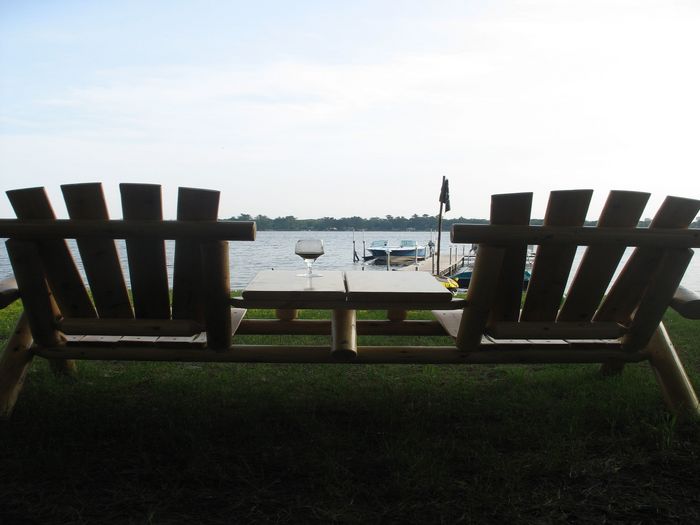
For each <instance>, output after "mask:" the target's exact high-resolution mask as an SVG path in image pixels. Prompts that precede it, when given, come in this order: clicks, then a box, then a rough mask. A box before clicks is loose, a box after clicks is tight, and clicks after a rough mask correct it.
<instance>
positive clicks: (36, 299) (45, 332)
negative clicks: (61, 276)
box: [5, 239, 64, 346]
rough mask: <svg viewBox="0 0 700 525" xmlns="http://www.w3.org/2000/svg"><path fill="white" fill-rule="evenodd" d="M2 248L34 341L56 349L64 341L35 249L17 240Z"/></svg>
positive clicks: (37, 252) (37, 250)
mask: <svg viewBox="0 0 700 525" xmlns="http://www.w3.org/2000/svg"><path fill="white" fill-rule="evenodd" d="M5 244H6V246H7V254H8V255H9V257H10V263H11V264H12V271H13V272H14V274H15V279H16V280H17V285H18V287H19V289H20V290H21V295H22V306H23V307H24V312H25V314H26V316H27V321H29V327H30V329H31V331H32V337H33V339H34V341H36V342H37V343H38V344H39V345H42V346H57V345H60V344H61V343H62V342H63V341H64V338H63V335H62V334H61V333H60V332H59V331H58V329H57V328H56V321H57V320H58V318H59V317H60V311H59V308H58V305H57V304H56V301H55V296H54V294H53V293H51V289H50V288H49V285H48V283H47V282H46V278H45V272H44V265H43V264H42V261H41V255H40V248H39V246H38V245H37V244H36V243H35V242H32V241H21V240H17V239H8V241H7V242H6V243H5Z"/></svg>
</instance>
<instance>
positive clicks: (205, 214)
mask: <svg viewBox="0 0 700 525" xmlns="http://www.w3.org/2000/svg"><path fill="white" fill-rule="evenodd" d="M218 213H219V192H218V191H213V190H202V189H196V188H180V189H179V191H178V198H177V219H178V220H182V221H216V220H217V217H218ZM173 319H193V320H196V321H200V322H201V321H204V298H203V282H202V244H201V242H199V241H196V240H185V239H182V240H178V241H176V243H175V263H174V268H173Z"/></svg>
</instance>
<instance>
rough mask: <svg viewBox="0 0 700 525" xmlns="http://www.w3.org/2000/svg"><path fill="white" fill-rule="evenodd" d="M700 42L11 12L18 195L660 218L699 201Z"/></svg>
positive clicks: (145, 11) (240, 17)
mask: <svg viewBox="0 0 700 525" xmlns="http://www.w3.org/2000/svg"><path fill="white" fill-rule="evenodd" d="M699 28H700V2H696V1H693V0H688V1H686V2H680V1H679V2H676V1H673V0H660V1H642V0H638V1H631V0H600V1H597V0H582V1H572V2H567V1H564V0H531V1H506V0H503V1H463V2H453V1H443V2H439V1H434V2H425V1H399V0H395V1H381V0H368V1H357V0H354V1H352V2H328V1H320V0H319V1H316V2H310V1H306V2H304V1H298V2H289V1H256V2H237V1H221V2H218V1H202V0H199V1H192V2H178V1H174V0H167V1H157V0H149V1H142V0H139V1H129V0H119V1H110V0H100V1H97V2H95V1H85V2H82V1H71V0H62V1H60V2H56V1H39V0H17V1H13V0H0V178H1V179H2V188H1V189H2V190H6V189H11V188H17V187H27V186H37V185H43V186H46V187H47V189H48V190H49V192H50V194H51V196H52V197H53V198H54V201H55V202H56V203H57V202H58V201H59V200H60V191H59V185H60V184H62V183H70V182H82V181H102V182H103V183H104V186H105V190H106V191H107V193H108V197H109V206H110V210H111V211H112V213H113V214H114V216H116V217H119V216H120V213H121V212H120V208H119V205H118V202H119V201H118V183H119V182H136V181H143V182H153V183H161V184H162V185H163V187H164V206H165V211H166V216H168V217H173V215H174V206H175V198H176V189H177V187H178V186H196V187H205V188H214V189H220V190H222V203H221V212H220V216H221V217H227V216H230V215H237V214H239V213H250V214H253V215H255V214H265V215H268V216H279V215H295V216H297V217H300V218H307V217H320V216H336V217H340V216H350V215H360V216H366V217H369V216H384V215H386V214H391V215H395V216H396V215H411V214H413V213H418V214H422V213H429V214H433V213H435V212H436V210H437V207H438V203H437V197H438V194H439V189H440V179H441V177H442V176H443V175H446V176H447V177H448V178H449V180H450V187H451V197H452V209H453V210H452V212H451V215H453V216H459V215H463V216H465V217H486V216H487V215H488V205H489V195H491V194H493V193H503V192H511V191H533V192H535V210H534V213H533V214H534V215H535V216H538V217H541V216H542V215H543V212H544V205H545V202H546V198H547V194H548V192H549V191H550V190H555V189H567V188H593V189H594V190H596V193H595V196H594V202H593V205H592V207H591V213H590V214H589V217H590V218H595V216H596V215H597V213H598V212H599V210H600V206H601V203H602V201H603V200H604V198H605V195H606V193H607V191H608V190H610V189H635V190H644V191H649V192H651V193H652V194H653V199H652V200H651V202H650V206H649V208H648V211H647V213H646V214H645V215H647V216H648V215H650V214H651V213H653V211H654V210H655V209H656V207H658V204H659V202H660V200H661V199H662V198H663V196H665V195H667V194H674V195H683V196H691V197H695V198H700V186H699V185H698V184H697V178H698V175H699V174H700V67H699V58H698V57H699V56H700V29H699ZM55 207H56V209H57V211H58V212H59V214H60V215H64V214H65V211H64V208H63V207H62V206H60V205H56V206H55ZM0 216H3V217H8V216H13V214H12V212H11V209H10V207H9V204H8V203H7V199H6V198H5V197H4V196H3V197H2V198H1V199H0Z"/></svg>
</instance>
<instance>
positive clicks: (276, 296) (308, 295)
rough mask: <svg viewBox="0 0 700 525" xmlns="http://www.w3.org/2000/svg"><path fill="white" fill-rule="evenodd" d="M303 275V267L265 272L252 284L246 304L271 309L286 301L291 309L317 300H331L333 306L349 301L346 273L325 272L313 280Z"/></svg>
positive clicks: (249, 286)
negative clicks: (267, 306) (344, 274)
mask: <svg viewBox="0 0 700 525" xmlns="http://www.w3.org/2000/svg"><path fill="white" fill-rule="evenodd" d="M303 273H304V270H303V269H302V268H300V269H299V271H296V272H295V271H281V270H263V271H261V272H258V274H257V275H256V276H255V277H254V278H253V280H252V281H250V283H248V286H246V287H245V290H243V292H242V294H241V295H242V297H243V299H244V300H245V301H246V303H247V301H250V304H254V303H255V302H258V303H259V305H260V306H261V307H263V306H264V305H265V304H269V305H270V306H269V307H270V308H276V307H277V306H276V305H277V304H279V303H280V302H284V301H288V302H289V303H290V306H289V308H294V307H295V305H296V307H299V306H301V305H302V304H306V303H309V302H314V301H328V302H329V303H331V304H337V303H339V302H343V301H345V293H346V291H345V281H344V279H343V272H340V271H336V270H324V271H323V272H320V273H321V274H322V275H321V277H313V278H311V279H309V278H307V277H306V276H305V275H302V274H303ZM300 275H302V276H301V277H300ZM279 307H280V308H284V306H279Z"/></svg>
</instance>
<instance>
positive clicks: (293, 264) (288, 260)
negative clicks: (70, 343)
mask: <svg viewBox="0 0 700 525" xmlns="http://www.w3.org/2000/svg"><path fill="white" fill-rule="evenodd" d="M435 236H436V234H435V233H434V232H433V233H432V238H433V240H434V241H436V238H435ZM302 238H317V239H323V243H324V249H325V254H324V255H323V256H321V257H320V258H319V259H318V260H317V261H316V264H315V265H314V268H315V269H318V270H319V271H322V270H324V269H326V270H360V269H362V268H363V266H364V268H365V270H367V271H386V266H383V265H374V264H365V265H363V264H362V263H353V257H352V241H353V232H333V231H324V232H298V231H294V232H281V231H261V232H258V234H257V240H255V241H253V242H231V243H229V250H230V254H229V256H230V264H231V286H232V288H233V289H241V288H244V287H245V286H246V284H248V282H250V280H251V279H252V278H253V277H254V276H255V274H256V273H257V272H259V271H260V270H269V269H275V270H299V271H300V272H302V271H304V270H305V269H306V266H305V264H304V262H303V261H302V260H301V258H299V256H297V255H295V254H294V245H295V243H296V241H297V240H298V239H302ZM354 239H355V245H356V248H357V253H358V255H359V256H360V258H361V257H362V241H363V240H364V241H365V243H366V246H367V247H369V245H370V243H371V242H372V241H374V240H381V239H386V240H388V241H389V243H390V244H392V245H398V243H399V242H400V241H401V240H403V239H414V240H415V241H417V242H418V244H427V242H428V241H430V240H431V233H430V232H355V234H354ZM68 244H69V246H70V248H71V249H72V250H73V251H74V252H75V253H77V249H76V246H75V242H74V241H68ZM117 246H118V248H119V254H120V258H121V263H122V268H123V269H124V274H125V275H127V276H128V272H127V271H126V268H127V263H126V251H125V249H124V243H123V241H117ZM449 246H450V242H449V233H443V236H442V252H443V254H444V253H445V252H447V251H448V250H449ZM463 249H465V247H464V245H454V250H455V252H458V253H459V254H460V255H461V254H462V250H463ZM631 251H632V250H631V249H630V250H627V252H626V253H625V257H624V258H623V261H624V259H626V258H627V257H628V256H629V254H630V253H631ZM697 252H698V250H696V255H695V257H693V259H692V260H691V262H690V266H689V267H688V270H687V271H686V273H685V277H684V278H683V282H682V284H683V286H686V287H687V288H690V289H691V290H694V291H696V292H700V254H698V253H697ZM173 253H174V242H173V241H166V256H167V264H168V276H169V278H170V279H171V285H172V270H173V268H172V264H173ZM582 254H583V249H579V251H578V253H577V255H576V259H575V261H574V267H575V266H576V265H577V264H578V262H579V261H580V259H581V256H582ZM443 256H444V255H443ZM76 260H77V262H78V267H79V269H80V271H81V273H82V266H81V265H80V258H79V257H76ZM573 273H574V272H573V271H572V275H573ZM11 275H12V268H11V266H10V262H9V260H8V257H7V251H6V249H5V243H4V242H0V278H5V277H9V276H11Z"/></svg>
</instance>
